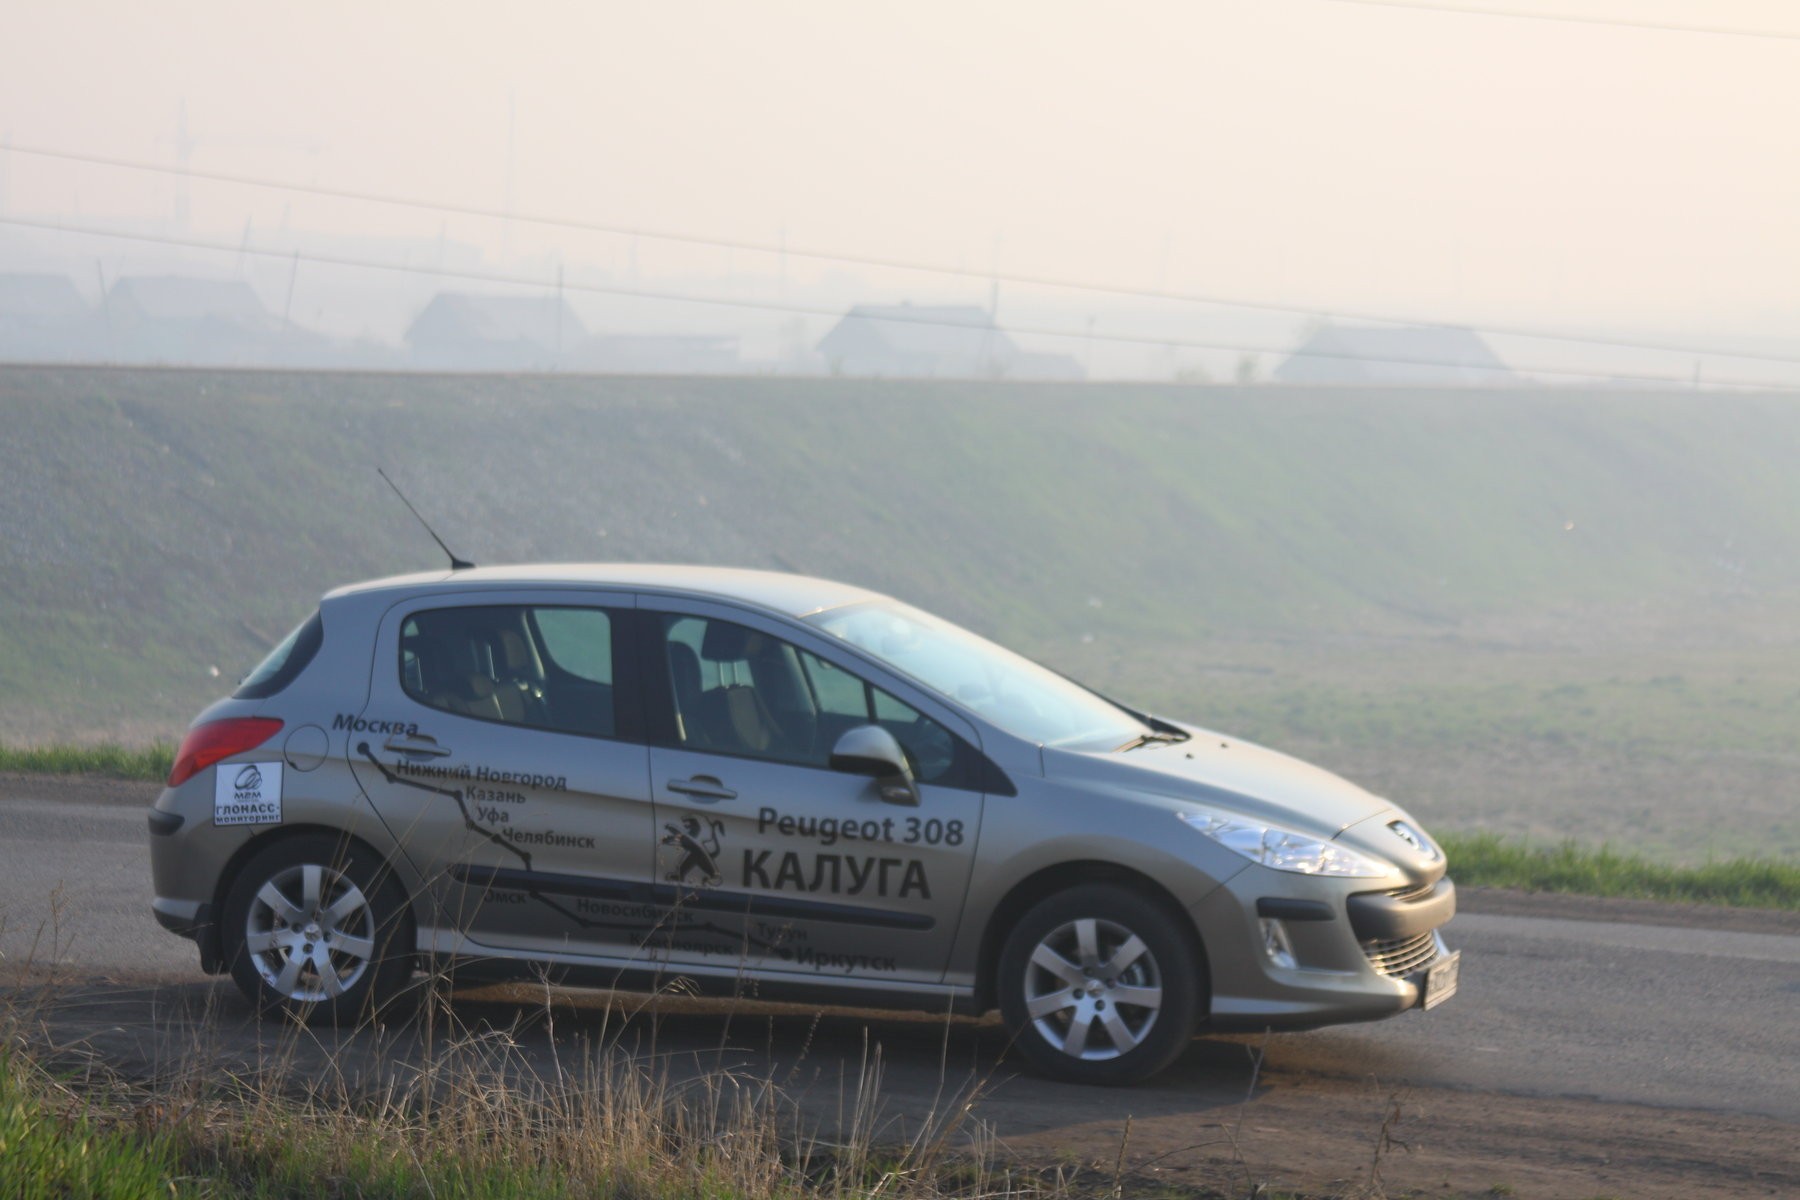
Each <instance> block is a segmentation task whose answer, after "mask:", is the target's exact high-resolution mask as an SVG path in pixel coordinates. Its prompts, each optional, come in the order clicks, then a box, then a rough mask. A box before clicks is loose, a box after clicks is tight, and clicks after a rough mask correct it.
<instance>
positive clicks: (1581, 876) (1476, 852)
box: [1438, 833, 1800, 911]
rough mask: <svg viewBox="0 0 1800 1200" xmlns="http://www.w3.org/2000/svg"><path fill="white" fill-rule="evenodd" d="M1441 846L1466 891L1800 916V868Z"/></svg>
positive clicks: (1573, 849) (1479, 841)
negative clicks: (1778, 911) (1610, 899)
mask: <svg viewBox="0 0 1800 1200" xmlns="http://www.w3.org/2000/svg"><path fill="white" fill-rule="evenodd" d="M1438 841H1439V842H1440V843H1442V845H1443V847H1444V852H1445V854H1446V855H1448V856H1449V859H1450V868H1451V874H1452V876H1453V877H1454V878H1455V879H1456V881H1457V882H1458V883H1460V884H1463V885H1465V886H1471V887H1501V888H1517V889H1519V890H1522V891H1528V892H1564V893H1570V894H1574V895H1581V896H1625V897H1630V898H1633V899H1640V900H1668V901H1676V902H1687V903H1694V904H1717V905H1727V906H1730V907H1735V908H1776V909H1786V910H1789V911H1794V910H1800V866H1796V865H1794V864H1791V863H1778V862H1772V861H1768V860H1764V859H1751V858H1734V859H1728V860H1723V861H1720V862H1711V863H1706V864H1703V865H1700V866H1671V865H1668V864H1664V863H1657V862H1651V861H1648V860H1646V859H1643V858H1640V857H1638V856H1636V855H1633V854H1625V853H1621V852H1619V851H1617V850H1613V849H1611V848H1610V847H1607V846H1602V847H1600V848H1599V849H1597V850H1596V849H1590V848H1587V847H1583V846H1578V845H1576V844H1575V843H1574V842H1563V843H1561V844H1560V845H1555V846H1533V845H1530V844H1528V843H1525V842H1521V841H1516V840H1512V839H1507V838H1502V837H1499V836H1498V835H1495V834H1491V833H1477V834H1465V835H1457V834H1445V835H1441V836H1440V837H1439V838H1438Z"/></svg>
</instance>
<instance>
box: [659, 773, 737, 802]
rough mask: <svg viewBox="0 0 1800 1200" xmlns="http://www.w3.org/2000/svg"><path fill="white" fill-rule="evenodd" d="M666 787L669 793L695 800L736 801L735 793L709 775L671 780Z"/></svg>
mask: <svg viewBox="0 0 1800 1200" xmlns="http://www.w3.org/2000/svg"><path fill="white" fill-rule="evenodd" d="M668 787H669V790H670V791H671V792H680V793H681V794H682V795H683V796H692V797H694V799H696V800H736V799H737V793H736V792H734V791H732V790H731V789H730V788H728V787H726V786H725V785H724V784H722V783H720V782H719V781H718V780H717V779H714V778H713V777H712V776H711V775H696V776H694V777H693V778H692V779H671V780H669V784H668Z"/></svg>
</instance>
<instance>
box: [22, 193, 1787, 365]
mask: <svg viewBox="0 0 1800 1200" xmlns="http://www.w3.org/2000/svg"><path fill="white" fill-rule="evenodd" d="M0 225H13V226H18V227H20V228H25V229H42V230H48V231H51V232H55V233H73V234H80V235H83V236H87V237H103V238H118V239H122V240H124V241H132V242H148V243H152V244H155V245H162V246H179V247H182V248H185V249H189V250H208V251H213V252H216V253H220V254H234V255H242V254H253V255H256V256H258V257H261V258H276V259H283V260H291V261H294V262H296V263H297V262H300V261H306V262H313V263H322V264H325V265H328V266H338V267H357V268H362V269H366V270H374V271H389V272H393V273H396V274H405V275H429V276H433V277H435V278H442V279H463V280H470V281H474V282H479V283H498V284H506V285H509V286H517V287H529V288H537V289H543V290H548V289H550V288H553V287H556V286H558V285H557V282H556V281H555V280H551V279H540V278H537V277H535V276H529V275H518V274H513V273H509V272H505V271H475V270H469V269H467V268H454V267H426V266H418V265H415V264H412V263H392V262H380V261H378V260H375V259H365V258H354V257H351V256H349V255H343V254H315V253H301V252H298V251H295V250H292V249H285V250H278V249H274V248H270V247H263V246H254V245H251V244H250V243H249V242H248V241H247V240H246V241H244V242H241V243H231V242H216V241H208V240H205V239H203V238H179V237H170V236H168V235H166V234H149V233H131V232H127V231H125V230H119V229H105V228H101V227H99V226H91V225H71V224H67V223H60V222H54V221H34V220H32V219H30V218H28V217H6V216H0ZM560 286H561V288H562V290H563V291H568V292H589V293H593V294H596V295H605V296H629V297H632V298H634V299H639V300H662V301H669V302H672V303H679V304H710V305H716V306H719V307H722V308H744V309H755V310H761V311H765V312H783V313H790V314H798V315H801V316H812V317H833V318H841V317H843V316H844V315H845V313H844V310H843V309H841V308H825V307H822V306H819V305H810V304H792V303H782V302H774V301H767V300H743V299H737V298H734V297H729V296H702V295H695V294H693V293H691V292H672V291H667V290H663V289H659V288H638V287H619V286H615V285H612V284H600V283H580V282H570V281H569V280H567V279H565V280H563V281H562V283H561V285H560ZM868 319H869V320H876V321H896V322H900V323H903V324H913V325H930V326H937V327H940V328H948V329H975V330H981V331H984V332H995V333H1009V334H1018V335H1022V336H1028V337H1054V338H1070V339H1073V340H1076V341H1086V342H1115V343H1122V344H1126V345H1137V346H1166V347H1171V348H1174V349H1187V350H1221V351H1230V352H1236V353H1244V354H1282V353H1287V354H1296V355H1301V356H1304V357H1308V358H1326V359H1342V360H1345V361H1350V362H1383V363H1392V364H1397V365H1404V366H1416V367H1452V368H1457V369H1461V370H1475V371H1513V370H1517V371H1524V372H1528V373H1530V374H1534V375H1562V376H1569V377H1572V378H1582V379H1604V380H1608V381H1614V382H1639V383H1665V384H1666V383H1673V384H1681V385H1686V384H1687V383H1688V382H1689V380H1688V379H1686V378H1685V377H1682V376H1676V375H1654V374H1641V373H1639V374H1627V373H1620V372H1616V371H1584V370H1578V369H1575V368H1570V367H1531V366H1523V365H1521V366H1518V367H1506V366H1500V367H1488V366H1482V365H1480V364H1476V363H1459V362H1447V361H1445V360H1442V359H1428V358H1401V357H1391V356H1383V355H1370V354H1350V353H1344V352H1338V351H1329V350H1307V349H1304V348H1301V349H1298V350H1286V349H1283V348H1281V347H1275V346H1251V345H1245V344H1241V343H1232V342H1210V341H1201V340H1197V339H1191V338H1165V337H1150V336H1147V335H1143V334H1130V333H1094V332H1092V331H1091V330H1089V331H1084V330H1079V329H1060V328H1055V327H1050V326H1034V325H1004V326H1002V325H975V324H972V323H970V322H967V321H947V320H944V319H942V318H939V317H930V316H925V315H923V314H920V315H908V314H905V313H901V312H896V311H894V310H893V309H889V310H887V311H886V312H884V313H882V314H881V315H880V316H879V317H870V318H868ZM1710 382H1712V383H1713V384H1714V385H1723V386H1730V387H1742V388H1765V389H1771V390H1789V389H1792V388H1793V387H1794V386H1795V385H1794V384H1791V383H1783V382H1778V381H1774V380H1742V379H1715V380H1711V381H1710Z"/></svg>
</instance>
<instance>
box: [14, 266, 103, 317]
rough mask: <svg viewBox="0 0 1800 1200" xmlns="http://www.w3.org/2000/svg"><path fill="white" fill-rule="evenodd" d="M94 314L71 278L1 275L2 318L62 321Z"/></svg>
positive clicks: (22, 274)
mask: <svg viewBox="0 0 1800 1200" xmlns="http://www.w3.org/2000/svg"><path fill="white" fill-rule="evenodd" d="M90 311H91V310H90V309H89V308H88V303H87V301H86V300H83V299H82V298H81V293H80V292H78V291H76V290H75V284H74V283H73V282H71V281H70V279H69V277H68V276H67V275H47V274H46V275H37V274H26V273H21V274H16V275H0V317H17V318H25V319H30V320H40V321H42V320H62V319H67V318H70V317H84V316H86V315H87V314H88V313H89V312H90Z"/></svg>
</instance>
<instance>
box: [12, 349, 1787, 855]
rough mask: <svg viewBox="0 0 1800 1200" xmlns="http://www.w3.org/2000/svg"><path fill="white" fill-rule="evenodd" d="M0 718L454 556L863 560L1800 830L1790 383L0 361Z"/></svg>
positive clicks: (1055, 652) (1598, 792)
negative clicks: (1576, 387) (324, 594)
mask: <svg viewBox="0 0 1800 1200" xmlns="http://www.w3.org/2000/svg"><path fill="white" fill-rule="evenodd" d="M0 421H4V423H5V428H6V430H7V434H6V438H5V440H4V442H0V480H4V484H5V490H4V492H3V493H0V495H3V496H4V501H3V504H4V510H3V513H0V515H3V516H4V518H5V529H6V534H5V537H4V539H3V540H0V741H4V742H6V743H7V744H9V745H12V746H19V745H32V744H42V743H50V742H57V743H63V742H71V741H73V742H87V741H102V740H111V741H122V742H125V743H128V744H132V745H145V744H149V743H150V742H152V741H154V740H157V739H161V740H164V741H168V740H172V739H173V738H174V737H176V736H177V735H178V734H179V732H180V730H181V728H182V726H183V725H184V724H185V722H186V721H187V720H188V719H189V718H190V717H191V716H192V714H193V713H194V712H195V711H197V710H198V708H199V707H200V706H201V705H202V704H204V703H205V701H206V700H207V699H209V698H210V697H212V696H214V695H217V694H219V693H221V692H223V691H224V690H226V689H227V688H228V687H229V685H230V681H231V680H232V679H234V678H236V677H237V676H239V675H241V674H242V673H243V672H244V671H246V670H248V669H249V667H250V666H251V665H253V664H254V662H255V661H256V659H257V658H258V657H259V656H260V654H261V653H262V651H263V650H264V649H266V648H267V647H268V645H270V644H271V643H273V642H274V641H275V640H276V639H277V638H279V637H280V635H281V634H282V633H283V632H285V630H286V629H287V628H288V627H289V626H291V625H292V624H293V623H294V622H296V621H297V620H299V619H300V618H301V617H303V616H304V615H305V614H306V612H307V611H308V610H309V608H310V606H311V604H312V602H313V600H314V598H316V596H317V595H318V594H319V593H320V592H321V591H323V590H325V589H326V588H328V587H330V586H333V585H335V584H338V583H342V582H347V581H350V580H354V579H359V578H366V577H369V576H373V575H381V574H390V573H395V572H400V571H407V570H415V569H422V568H429V567H435V566H437V565H439V564H440V562H441V556H439V555H438V553H437V551H436V548H435V547H434V546H432V544H431V543H430V541H429V540H428V539H427V538H426V537H425V535H424V534H423V533H422V532H421V531H420V530H419V529H418V528H417V526H416V525H415V524H414V523H413V521H412V518H411V517H410V516H409V515H408V514H407V513H406V511H405V510H404V509H403V508H402V507H401V506H400V504H399V503H398V501H396V500H395V499H394V498H393V497H392V495H391V494H389V493H388V492H387V491H386V488H385V487H384V485H382V483H381V481H380V480H379V478H377V476H376V475H375V467H376V466H377V465H382V466H385V467H386V468H387V470H388V471H389V473H390V474H392V475H393V476H394V477H395V478H396V479H397V480H398V481H399V482H400V483H401V485H402V486H403V487H405V488H406V489H407V491H408V494H409V495H410V496H411V497H412V499H413V501H414V503H415V504H417V505H418V506H419V508H420V509H421V510H422V511H423V512H424V513H425V514H426V515H427V516H428V517H429V518H430V519H431V520H432V522H433V523H434V525H436V527H437V528H438V530H439V532H440V533H441V534H442V535H443V536H444V537H445V539H446V540H447V541H448V542H449V543H450V544H451V546H452V547H453V548H455V549H456V550H457V551H458V552H459V553H461V554H463V555H464V556H466V557H469V558H473V559H474V560H475V561H477V562H503V561H530V560H538V559H621V560H667V561H696V562H717V563H732V564H740V565H749V566H771V567H778V568H786V569H797V570H803V571H807V572H811V573H816V574H821V575H827V576H833V577H838V578H843V579H847V580H851V581H854V582H858V583H863V584H867V585H869V586H873V587H876V588H879V589H881V590H884V591H887V592H890V593H893V594H895V595H898V596H900V597H902V598H904V599H907V600H911V601H914V602H917V603H920V604H922V605H924V606H926V607H929V608H932V609H935V610H937V611H940V612H942V613H944V614H945V615H946V616H949V617H951V618H952V619H956V620H960V621H963V622H965V623H967V624H969V625H971V626H972V627H974V628H976V629H978V630H979V631H981V632H984V633H988V634H991V635H994V636H997V637H999V638H1000V639H1001V640H1003V641H1006V642H1008V643H1010V644H1013V645H1015V646H1017V647H1019V648H1021V649H1023V650H1025V651H1026V652H1027V653H1030V654H1032V655H1034V656H1036V657H1038V658H1040V659H1043V660H1045V661H1047V662H1049V663H1051V664H1052V665H1054V666H1057V667H1058V668H1060V669H1064V670H1068V671H1070V672H1072V673H1074V674H1077V675H1078V676H1080V677H1083V678H1085V679H1087V680H1089V681H1090V682H1092V683H1094V684H1096V685H1097V686H1101V687H1103V688H1105V689H1107V690H1110V691H1113V692H1116V693H1118V694H1120V695H1122V696H1125V697H1129V698H1131V699H1134V700H1136V701H1138V702H1140V703H1143V704H1147V705H1150V706H1153V707H1156V708H1158V709H1159V710H1162V711H1167V712H1169V713H1171V714H1173V715H1180V716H1183V717H1189V718H1193V719H1197V720H1201V721H1204V722H1206V723H1208V724H1210V725H1213V726H1215V727H1218V728H1221V729H1225V730H1229V731H1231V732H1233V733H1236V734H1240V735H1243V736H1247V737H1250V738H1253V739H1255V740H1258V741H1263V742H1266V743H1270V744H1274V745H1277V746H1279V747H1281V748H1283V749H1288V750H1291V751H1293V752H1296V753H1299V754H1301V755H1303V756H1306V757H1310V758H1314V759H1317V760H1319V761H1321V762H1323V763H1325V764H1326V765H1328V766H1331V767H1333V768H1335V769H1337V770H1340V771H1342V772H1344V773H1346V774H1348V775H1350V776H1351V777H1352V778H1355V779H1357V780H1358V781H1360V782H1363V783H1365V784H1367V785H1369V786H1371V787H1373V788H1375V789H1377V790H1379V791H1381V792H1383V793H1384V794H1386V795H1390V796H1392V797H1393V798H1395V799H1396V800H1398V801H1400V802H1401V803H1403V804H1406V805H1407V806H1408V807H1410V808H1411V809H1413V811H1415V812H1416V813H1418V814H1419V815H1420V816H1421V817H1422V818H1423V819H1425V820H1426V821H1427V822H1428V823H1429V824H1431V825H1433V826H1434V827H1442V828H1445V829H1455V830H1462V831H1468V832H1483V831H1487V832H1496V833H1501V834H1507V835H1524V836H1527V837H1530V838H1533V839H1535V840H1538V841H1543V842H1559V841H1561V840H1563V839H1565V838H1572V839H1574V840H1575V841H1577V842H1579V843H1581V844H1584V845H1590V846H1597V845H1600V844H1603V843H1604V844H1610V845H1612V846H1614V847H1617V848H1620V849H1625V850H1630V851H1633V852H1638V853H1644V854H1648V855H1651V856H1653V857H1656V858H1660V859H1665V860H1670V861H1680V862H1687V863H1703V862H1705V861H1707V860H1708V859H1711V858H1718V857H1726V856H1732V855H1743V854H1748V855H1755V856H1762V857H1771V858H1776V859H1781V860H1787V861H1792V860H1793V858H1794V857H1795V856H1796V855H1800V805H1796V804H1795V803H1794V800H1793V794H1794V792H1793V781H1794V779H1795V776H1796V770H1797V769H1800V752H1797V751H1796V750H1795V748H1794V744H1793V736H1792V730H1793V729H1794V727H1795V724H1796V719H1797V718H1800V636H1797V633H1796V631H1797V630H1800V624H1797V623H1796V621H1795V618H1796V616H1800V476H1796V475H1795V473H1794V472H1792V471H1791V470H1789V469H1788V468H1789V466H1790V465H1791V464H1792V463H1793V462H1795V461H1800V458H1797V456H1796V453H1795V452H1796V450H1797V449H1800V401H1796V400H1793V399H1790V398H1784V397H1774V396H1727V395H1713V394H1707V393H1661V394H1655V393H1635V392H1624V391H1595V392H1565V391H1549V390H1538V391H1527V392H1512V393H1502V392H1478V393H1441V392H1428V391H1415V392H1404V393H1389V394H1379V393H1361V392H1346V391H1336V392H1331V391H1316V392H1308V391H1303V390H1295V389H1280V388H1252V389H1230V388H1183V387H1174V386H1169V387H1155V386H1138V385H1107V384H1091V385H1018V384H1011V385H1009V384H954V383H932V384H927V383H899V382H855V381H843V380H804V381H796V380H774V379H766V380H758V379H738V380H730V379H712V380H680V379H591V378H533V379H512V378H494V377H418V376H389V375H327V374H312V375H309V374H274V373H271V374H257V373H228V372H187V371H145V370H131V371H127V370H103V369H94V370H39V369H26V368H15V369H6V370H0Z"/></svg>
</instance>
